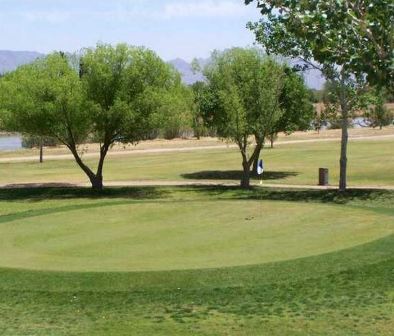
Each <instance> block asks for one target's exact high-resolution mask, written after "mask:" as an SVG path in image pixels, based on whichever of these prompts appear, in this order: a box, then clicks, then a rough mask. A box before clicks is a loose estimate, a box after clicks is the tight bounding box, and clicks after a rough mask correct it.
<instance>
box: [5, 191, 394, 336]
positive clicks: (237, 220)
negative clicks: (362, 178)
mask: <svg viewBox="0 0 394 336" xmlns="http://www.w3.org/2000/svg"><path fill="white" fill-rule="evenodd" d="M393 252H394V193H393V192H388V191H370V190H364V191H351V190H350V191H348V192H347V193H345V194H338V193H337V192H335V191H302V190H300V191H289V190H280V189H278V190H267V189H261V190H260V189H252V190H248V191H242V190H239V189H238V188H224V187H223V188H213V187H212V188H208V187H200V188H198V187H195V188H191V187H183V188H123V189H122V188H120V189H112V188H109V189H106V190H105V191H104V192H103V193H101V194H97V193H94V192H92V191H90V190H88V189H36V190H31V189H24V190H0V335H7V336H8V335H12V336H18V335H51V336H52V335H56V336H57V335H392V326H393V325H394V282H393V278H394V273H393V272H394V258H393V256H394V253H393ZM11 266H12V267H11Z"/></svg>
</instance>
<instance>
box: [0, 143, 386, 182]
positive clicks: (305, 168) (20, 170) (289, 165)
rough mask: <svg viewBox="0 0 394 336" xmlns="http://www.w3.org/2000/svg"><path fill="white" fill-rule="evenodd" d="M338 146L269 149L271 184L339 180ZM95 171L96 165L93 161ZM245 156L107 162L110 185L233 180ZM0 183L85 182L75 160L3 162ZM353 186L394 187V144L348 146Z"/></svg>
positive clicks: (205, 154)
mask: <svg viewBox="0 0 394 336" xmlns="http://www.w3.org/2000/svg"><path fill="white" fill-rule="evenodd" d="M339 146H340V145H339V143H338V142H319V143H301V144H291V145H281V146H278V147H277V148H274V149H269V148H267V149H264V151H263V157H264V159H265V166H266V173H265V175H264V179H265V180H266V181H267V183H284V184H309V185H316V184H317V172H318V168H319V167H326V168H329V169H330V183H331V184H333V185H337V181H338V170H339V168H338V166H339V165H338V160H339ZM88 163H89V164H91V165H92V166H94V163H95V162H94V160H88ZM240 168H241V156H240V154H239V153H238V151H237V150H235V149H220V150H209V149H207V150H204V151H196V152H178V153H176V152H172V153H164V154H163V153H156V154H153V153H151V154H138V155H130V156H118V157H108V158H107V161H106V164H105V168H104V179H105V181H122V180H123V181H128V180H188V181H190V180H216V179H220V180H228V181H234V180H238V179H239V178H240ZM0 171H1V174H0V183H2V184H7V183H21V182H85V181H87V180H86V177H85V176H84V174H83V172H82V171H81V170H80V169H79V167H77V165H76V164H75V163H74V162H73V161H72V160H66V161H64V160H63V161H47V162H45V163H44V164H39V163H35V162H31V163H1V164H0ZM348 176H349V185H352V186H362V185H378V186H382V185H391V186H393V185H394V141H393V140H387V139H386V140H379V141H376V140H375V141H371V140H370V141H353V142H350V144H349V174H348Z"/></svg>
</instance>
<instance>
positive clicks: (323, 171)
mask: <svg viewBox="0 0 394 336" xmlns="http://www.w3.org/2000/svg"><path fill="white" fill-rule="evenodd" d="M319 185H320V186H327V185H328V168H319Z"/></svg>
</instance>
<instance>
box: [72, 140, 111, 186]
mask: <svg viewBox="0 0 394 336" xmlns="http://www.w3.org/2000/svg"><path fill="white" fill-rule="evenodd" d="M69 149H70V150H71V153H72V154H73V156H74V158H75V161H76V162H77V164H78V166H79V167H80V168H81V169H82V170H83V171H84V173H85V174H86V175H87V177H88V178H89V180H90V183H91V184H92V188H93V189H94V190H103V188H104V186H103V176H102V174H101V172H100V169H102V165H103V162H104V158H103V157H102V153H101V152H100V160H99V168H98V171H99V174H95V173H93V171H92V170H91V169H90V168H89V167H88V166H87V165H85V164H84V163H83V161H82V159H81V158H80V156H79V154H78V151H77V149H76V147H75V146H69ZM100 165H101V168H100Z"/></svg>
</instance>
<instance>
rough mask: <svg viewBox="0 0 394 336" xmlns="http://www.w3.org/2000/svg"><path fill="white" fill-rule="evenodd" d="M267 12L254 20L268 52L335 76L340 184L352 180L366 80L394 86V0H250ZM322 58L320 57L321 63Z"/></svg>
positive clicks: (328, 77)
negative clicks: (351, 146)
mask: <svg viewBox="0 0 394 336" xmlns="http://www.w3.org/2000/svg"><path fill="white" fill-rule="evenodd" d="M254 1H255V2H256V3H257V6H258V7H259V8H260V10H261V13H262V15H263V18H262V19H261V20H260V21H259V22H257V23H250V24H249V28H251V29H252V30H253V31H254V32H255V34H256V39H257V41H258V42H260V43H261V44H262V45H263V46H264V47H265V49H266V51H267V52H268V53H275V54H281V55H284V56H288V57H300V58H301V59H302V60H303V61H304V62H305V63H306V64H307V65H308V66H309V67H315V68H318V69H320V70H321V71H322V72H323V74H324V75H325V77H326V78H327V79H328V80H329V81H331V82H335V86H336V88H337V90H336V92H337V101H338V105H339V107H340V113H341V119H342V141H341V155H340V180H339V189H340V190H342V191H343V190H345V189H346V185H347V181H346V173H347V142H348V123H349V118H350V117H351V111H352V109H353V108H354V107H355V106H357V101H356V100H357V97H359V96H360V94H361V93H362V92H363V91H364V86H365V82H366V81H368V82H369V83H370V84H371V85H378V86H386V87H388V88H389V89H390V90H392V89H393V83H394V67H393V14H394V6H393V4H392V3H391V1H389V0H384V1H376V0H375V1H373V0H366V1H345V0H341V1H336V0H330V1H296V0H289V1H287V0H286V1H285V0H279V1H277V0H266V1H263V0H246V1H245V3H246V4H249V3H251V2H254ZM316 62H317V63H316Z"/></svg>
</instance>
